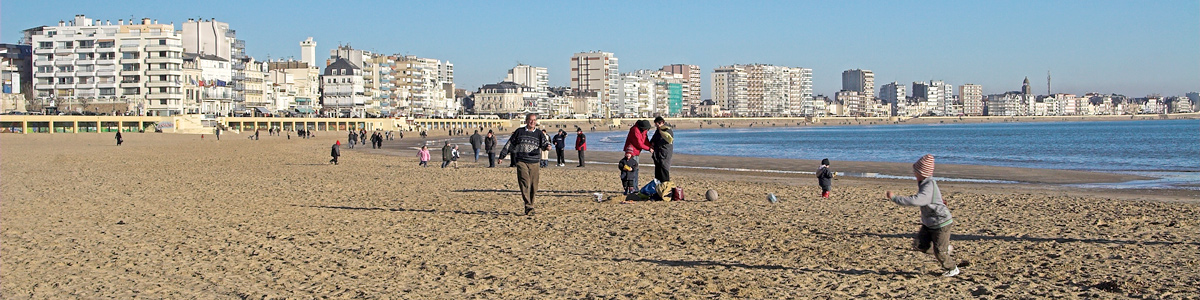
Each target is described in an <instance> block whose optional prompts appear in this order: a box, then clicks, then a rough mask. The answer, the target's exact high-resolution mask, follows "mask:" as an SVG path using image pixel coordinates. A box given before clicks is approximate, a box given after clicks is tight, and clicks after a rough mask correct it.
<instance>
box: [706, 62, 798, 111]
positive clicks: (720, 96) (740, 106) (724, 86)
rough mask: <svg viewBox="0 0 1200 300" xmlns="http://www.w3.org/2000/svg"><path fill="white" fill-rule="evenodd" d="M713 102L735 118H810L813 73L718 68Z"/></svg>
mask: <svg viewBox="0 0 1200 300" xmlns="http://www.w3.org/2000/svg"><path fill="white" fill-rule="evenodd" d="M712 80H713V83H712V88H713V90H712V93H713V101H715V102H716V103H718V104H721V105H723V106H722V109H723V110H725V111H727V112H729V113H730V114H732V115H734V116H743V117H765V116H796V115H813V114H814V113H815V111H816V110H815V108H814V105H813V103H812V101H813V100H812V99H813V96H812V70H811V69H805V68H793V67H782V66H773V65H763V64H754V65H733V66H725V67H720V68H717V69H715V70H714V71H713V77H712Z"/></svg>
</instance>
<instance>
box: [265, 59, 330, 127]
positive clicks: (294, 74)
mask: <svg viewBox="0 0 1200 300" xmlns="http://www.w3.org/2000/svg"><path fill="white" fill-rule="evenodd" d="M267 71H268V73H269V74H270V75H269V76H270V77H271V79H272V82H274V84H275V86H274V87H272V89H273V90H276V91H279V90H286V91H287V92H288V95H290V96H291V97H292V102H291V103H289V104H288V110H289V111H292V112H294V113H296V114H299V115H312V114H314V113H316V112H317V111H320V110H321V103H320V102H319V100H320V97H321V93H320V87H321V72H320V71H318V69H317V67H316V66H313V65H310V64H308V63H306V62H302V61H295V60H287V61H283V60H280V61H273V62H268V63H267ZM281 82H289V83H284V84H286V85H284V86H280V85H281ZM277 95H279V94H277ZM275 101H276V102H277V105H280V104H279V103H278V102H279V101H282V100H280V99H276V100H275Z"/></svg>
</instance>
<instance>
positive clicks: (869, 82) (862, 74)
mask: <svg viewBox="0 0 1200 300" xmlns="http://www.w3.org/2000/svg"><path fill="white" fill-rule="evenodd" d="M842 90H843V91H855V92H858V95H860V96H862V97H864V98H866V99H867V100H872V99H875V72H871V70H861V69H853V70H845V71H842Z"/></svg>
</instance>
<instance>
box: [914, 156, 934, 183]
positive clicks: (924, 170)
mask: <svg viewBox="0 0 1200 300" xmlns="http://www.w3.org/2000/svg"><path fill="white" fill-rule="evenodd" d="M913 171H915V172H917V173H919V174H921V176H924V177H925V178H929V177H933V154H925V156H922V157H921V159H918V160H917V162H916V163H913Z"/></svg>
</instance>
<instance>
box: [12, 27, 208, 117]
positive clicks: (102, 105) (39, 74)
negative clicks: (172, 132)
mask: <svg viewBox="0 0 1200 300" xmlns="http://www.w3.org/2000/svg"><path fill="white" fill-rule="evenodd" d="M24 33H25V37H26V40H27V41H29V42H30V43H31V45H32V46H33V47H34V50H33V55H34V62H33V65H34V70H33V76H34V93H36V94H35V96H34V99H35V101H37V102H38V103H40V104H41V106H57V108H58V109H59V110H60V111H65V110H77V111H81V110H89V111H94V112H113V111H116V112H119V113H124V112H130V111H132V112H136V113H138V114H147V115H175V114H181V113H183V112H184V103H183V94H182V91H181V90H180V86H181V81H182V79H181V77H182V76H183V71H182V69H181V65H182V64H183V52H184V47H183V45H182V42H181V41H180V39H181V36H180V34H179V33H177V32H176V31H175V25H173V24H158V22H157V21H151V20H150V19H148V18H146V19H142V20H141V22H135V21H134V20H130V21H129V24H126V23H125V22H124V21H123V20H117V24H116V25H113V24H112V22H111V21H106V22H99V21H98V20H92V19H90V18H87V17H85V16H84V15H76V16H75V18H74V19H72V20H71V21H70V22H69V23H68V22H63V21H60V22H59V23H58V26H40V27H35V28H32V29H27V30H25V31H24Z"/></svg>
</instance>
